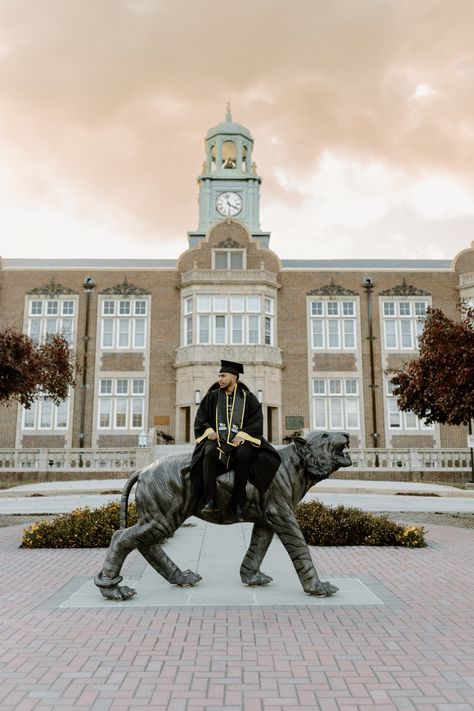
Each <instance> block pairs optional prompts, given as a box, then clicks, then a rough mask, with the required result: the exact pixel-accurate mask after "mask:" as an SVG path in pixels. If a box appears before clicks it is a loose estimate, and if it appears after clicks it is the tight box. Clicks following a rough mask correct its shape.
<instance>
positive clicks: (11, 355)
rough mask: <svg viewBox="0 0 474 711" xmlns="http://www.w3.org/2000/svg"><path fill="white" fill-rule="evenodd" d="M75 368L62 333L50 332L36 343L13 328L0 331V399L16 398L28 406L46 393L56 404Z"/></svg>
mask: <svg viewBox="0 0 474 711" xmlns="http://www.w3.org/2000/svg"><path fill="white" fill-rule="evenodd" d="M75 371H76V368H75V364H74V362H73V359H72V354H71V351H70V348H69V346H68V343H67V341H66V340H65V339H64V338H63V337H62V336H59V335H53V336H51V337H50V338H48V340H47V342H46V343H43V344H38V343H35V342H34V341H32V340H31V338H29V337H28V336H26V335H25V334H24V333H21V332H20V331H17V330H15V329H13V328H10V329H7V330H6V331H3V332H2V333H0V403H3V404H6V403H8V402H11V401H12V400H16V401H17V402H19V403H21V404H22V405H24V406H25V407H27V408H28V407H30V405H31V404H32V403H33V401H34V400H35V399H37V398H38V397H40V396H45V397H48V398H50V399H51V400H52V401H53V402H54V403H55V404H56V405H57V404H59V403H60V402H61V401H62V400H65V399H66V398H67V396H68V391H69V387H70V386H73V385H74V380H75Z"/></svg>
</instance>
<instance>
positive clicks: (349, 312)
mask: <svg viewBox="0 0 474 711" xmlns="http://www.w3.org/2000/svg"><path fill="white" fill-rule="evenodd" d="M342 313H343V315H344V316H354V313H355V311H354V302H353V301H343V302H342Z"/></svg>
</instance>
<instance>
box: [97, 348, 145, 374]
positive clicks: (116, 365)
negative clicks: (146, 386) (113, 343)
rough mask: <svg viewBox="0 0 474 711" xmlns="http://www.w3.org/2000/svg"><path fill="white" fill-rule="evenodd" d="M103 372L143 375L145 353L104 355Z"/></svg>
mask: <svg viewBox="0 0 474 711" xmlns="http://www.w3.org/2000/svg"><path fill="white" fill-rule="evenodd" d="M101 370H103V371H107V372H113V371H115V370H117V371H120V372H125V371H131V372H140V373H143V372H144V370H145V360H144V356H143V353H129V352H127V353H102V363H101Z"/></svg>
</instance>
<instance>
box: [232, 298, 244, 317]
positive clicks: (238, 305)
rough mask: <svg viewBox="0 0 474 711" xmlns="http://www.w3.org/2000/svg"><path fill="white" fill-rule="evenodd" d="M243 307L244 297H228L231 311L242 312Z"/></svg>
mask: <svg viewBox="0 0 474 711" xmlns="http://www.w3.org/2000/svg"><path fill="white" fill-rule="evenodd" d="M244 309H245V299H244V297H243V296H231V297H230V310H231V312H232V313H242V312H243V311H244Z"/></svg>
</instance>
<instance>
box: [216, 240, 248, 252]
mask: <svg viewBox="0 0 474 711" xmlns="http://www.w3.org/2000/svg"><path fill="white" fill-rule="evenodd" d="M221 247H223V248H226V249H244V247H243V245H241V244H239V242H236V240H235V239H232V237H227V238H226V239H223V240H222V242H219V244H216V247H215V248H219V249H220V248H221Z"/></svg>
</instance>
